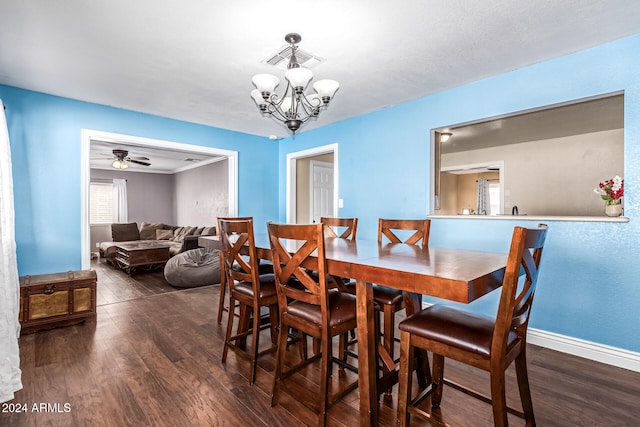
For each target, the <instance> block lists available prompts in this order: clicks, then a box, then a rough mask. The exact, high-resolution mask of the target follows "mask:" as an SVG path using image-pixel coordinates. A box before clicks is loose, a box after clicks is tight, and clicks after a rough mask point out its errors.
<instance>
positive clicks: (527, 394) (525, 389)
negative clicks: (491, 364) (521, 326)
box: [515, 347, 536, 427]
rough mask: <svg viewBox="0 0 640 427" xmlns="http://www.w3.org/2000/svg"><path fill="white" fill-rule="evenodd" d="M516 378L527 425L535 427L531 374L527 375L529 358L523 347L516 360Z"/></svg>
mask: <svg viewBox="0 0 640 427" xmlns="http://www.w3.org/2000/svg"><path fill="white" fill-rule="evenodd" d="M515 365H516V377H517V378H518V389H519V390H520V401H521V402H522V412H524V419H525V421H526V422H527V425H530V426H532V427H535V425H536V419H535V417H534V415H533V401H532V400H531V390H530V389H529V374H528V373H527V356H526V352H525V349H524V347H523V349H522V351H521V352H520V355H518V357H517V358H516V360H515Z"/></svg>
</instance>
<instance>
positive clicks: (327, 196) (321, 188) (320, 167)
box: [309, 160, 334, 223]
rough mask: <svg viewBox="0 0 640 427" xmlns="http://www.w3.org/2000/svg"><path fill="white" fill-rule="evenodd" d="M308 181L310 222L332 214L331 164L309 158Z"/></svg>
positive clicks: (318, 220)
mask: <svg viewBox="0 0 640 427" xmlns="http://www.w3.org/2000/svg"><path fill="white" fill-rule="evenodd" d="M309 170H310V172H311V174H310V175H311V176H310V177H309V178H310V179H309V182H310V183H311V188H310V189H309V194H311V197H310V202H311V206H310V207H309V214H310V218H309V219H310V222H313V223H318V222H320V217H323V216H327V217H331V216H334V211H333V164H331V163H326V162H319V161H317V160H311V164H310V168H309Z"/></svg>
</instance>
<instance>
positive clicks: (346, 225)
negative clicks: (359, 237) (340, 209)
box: [320, 217, 358, 240]
mask: <svg viewBox="0 0 640 427" xmlns="http://www.w3.org/2000/svg"><path fill="white" fill-rule="evenodd" d="M320 222H321V223H322V225H323V226H324V234H325V236H327V237H339V238H341V239H347V240H356V232H357V231H358V218H326V217H322V218H320Z"/></svg>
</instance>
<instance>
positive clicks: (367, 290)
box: [198, 234, 507, 426]
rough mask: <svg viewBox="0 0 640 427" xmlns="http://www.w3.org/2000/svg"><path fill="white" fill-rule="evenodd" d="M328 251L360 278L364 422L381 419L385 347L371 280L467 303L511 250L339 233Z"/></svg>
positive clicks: (264, 239) (330, 263)
mask: <svg viewBox="0 0 640 427" xmlns="http://www.w3.org/2000/svg"><path fill="white" fill-rule="evenodd" d="M255 240H256V249H257V252H258V257H260V258H262V259H266V260H270V259H271V250H270V247H269V238H268V236H267V235H266V234H256V235H255ZM198 243H199V245H200V246H204V247H213V248H218V249H219V248H220V242H219V241H218V240H217V238H216V237H213V236H207V237H200V238H199V239H198ZM325 252H326V257H327V270H328V273H329V274H331V275H334V276H339V277H349V278H351V279H353V280H355V281H356V300H357V302H356V305H357V322H358V334H357V335H358V389H359V393H360V425H362V426H365V425H371V426H374V425H378V390H377V387H378V378H377V363H378V357H379V356H380V355H379V351H384V348H382V349H380V348H379V347H380V346H379V345H378V343H377V340H376V337H375V328H374V304H373V288H372V287H371V283H376V284H379V285H384V286H388V287H392V288H396V289H401V290H403V291H405V292H408V293H411V294H413V295H417V294H421V295H429V296H433V297H438V298H442V299H446V300H449V301H455V302H459V303H465V304H467V303H470V302H472V301H474V300H476V299H478V298H480V297H481V296H483V295H486V294H487V293H489V292H491V291H492V290H495V289H496V288H498V287H500V286H501V284H502V279H503V276H504V271H505V266H506V263H507V254H506V253H493V252H482V251H471V250H462V249H450V248H435V247H425V248H422V247H419V246H417V245H407V244H403V243H389V244H380V243H378V242H377V241H371V240H356V241H352V240H345V239H340V238H325ZM414 301H417V299H414ZM413 309H419V307H414V308H413ZM382 359H385V358H384V357H382ZM388 359H389V358H388V357H387V358H386V360H387V363H392V362H388Z"/></svg>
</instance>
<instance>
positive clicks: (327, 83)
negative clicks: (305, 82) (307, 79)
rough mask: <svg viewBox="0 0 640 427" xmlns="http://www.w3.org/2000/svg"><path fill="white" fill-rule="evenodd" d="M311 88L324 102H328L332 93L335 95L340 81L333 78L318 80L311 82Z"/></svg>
mask: <svg viewBox="0 0 640 427" xmlns="http://www.w3.org/2000/svg"><path fill="white" fill-rule="evenodd" d="M313 88H314V89H315V91H316V92H318V95H320V96H321V97H322V100H323V101H324V103H325V104H326V103H328V102H329V100H330V99H331V98H333V95H335V93H336V91H337V90H338V89H339V88H340V83H338V82H337V81H335V80H328V79H325V80H318V81H317V82H315V83H314V84H313Z"/></svg>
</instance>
